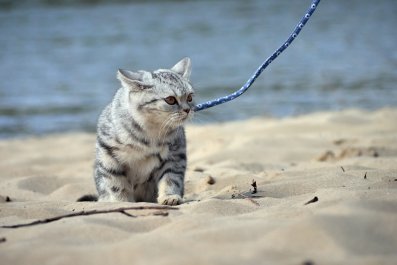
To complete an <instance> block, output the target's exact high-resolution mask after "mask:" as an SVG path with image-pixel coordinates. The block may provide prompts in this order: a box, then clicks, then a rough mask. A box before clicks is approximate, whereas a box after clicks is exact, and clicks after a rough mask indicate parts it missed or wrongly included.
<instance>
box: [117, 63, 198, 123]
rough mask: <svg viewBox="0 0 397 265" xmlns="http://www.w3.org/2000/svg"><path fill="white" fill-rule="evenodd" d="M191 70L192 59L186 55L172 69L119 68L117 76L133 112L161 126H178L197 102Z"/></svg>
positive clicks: (187, 116)
mask: <svg viewBox="0 0 397 265" xmlns="http://www.w3.org/2000/svg"><path fill="white" fill-rule="evenodd" d="M190 73H191V63H190V59H189V58H184V59H182V60H181V61H179V62H178V63H177V64H176V65H174V66H173V67H172V68H171V69H159V70H156V71H154V72H146V71H139V72H131V71H127V70H119V71H118V73H117V78H118V79H119V80H120V81H121V84H122V86H123V87H124V88H125V89H126V90H127V91H128V93H129V104H130V108H131V110H132V111H133V112H134V114H139V115H141V116H142V117H144V119H145V120H146V122H150V123H153V124H157V125H159V126H170V127H177V126H180V125H181V124H182V123H183V122H185V121H186V120H188V119H190V118H191V117H192V115H193V110H194V106H195V104H194V100H193V96H194V90H193V87H192V85H191V84H190V82H189V78H190ZM166 123H167V124H166Z"/></svg>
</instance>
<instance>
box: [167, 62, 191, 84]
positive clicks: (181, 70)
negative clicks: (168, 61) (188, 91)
mask: <svg viewBox="0 0 397 265" xmlns="http://www.w3.org/2000/svg"><path fill="white" fill-rule="evenodd" d="M171 70H172V71H174V72H176V73H177V74H179V75H181V76H182V77H184V78H186V79H187V80H189V78H190V73H191V71H192V64H191V62H190V58H189V57H185V58H183V59H182V60H180V61H179V62H178V63H177V64H176V65H174V66H173V67H172V68H171Z"/></svg>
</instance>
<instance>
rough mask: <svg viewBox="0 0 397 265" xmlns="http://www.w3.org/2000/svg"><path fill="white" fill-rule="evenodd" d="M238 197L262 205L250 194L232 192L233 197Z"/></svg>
mask: <svg viewBox="0 0 397 265" xmlns="http://www.w3.org/2000/svg"><path fill="white" fill-rule="evenodd" d="M238 197H240V198H243V199H246V200H249V201H250V202H252V203H253V204H255V205H256V206H261V205H260V204H259V203H258V202H256V201H254V200H253V199H252V198H251V197H250V196H247V195H244V194H242V193H240V192H239V193H235V194H232V198H233V199H237V198H238Z"/></svg>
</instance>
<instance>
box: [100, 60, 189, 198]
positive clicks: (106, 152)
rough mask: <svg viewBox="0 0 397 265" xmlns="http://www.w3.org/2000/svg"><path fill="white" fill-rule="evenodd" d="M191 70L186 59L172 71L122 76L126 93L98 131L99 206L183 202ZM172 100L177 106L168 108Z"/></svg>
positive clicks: (117, 99) (109, 109) (117, 98)
mask: <svg viewBox="0 0 397 265" xmlns="http://www.w3.org/2000/svg"><path fill="white" fill-rule="evenodd" d="M190 69H191V66H190V59H189V58H185V59H183V60H181V61H180V62H178V63H177V64H176V65H175V66H174V67H173V68H171V69H160V70H157V71H154V72H152V73H151V72H146V71H139V72H136V73H135V72H130V71H126V70H119V72H118V74H117V78H118V79H119V80H120V81H121V84H122V87H121V88H120V89H119V90H118V91H117V92H116V95H115V96H114V98H113V100H112V102H111V103H110V104H109V105H108V106H107V107H106V108H105V109H104V110H103V112H102V114H101V115H100V117H99V121H98V127H97V142H96V161H95V173H94V179H95V183H96V188H97V191H98V200H99V201H130V202H139V201H145V202H158V203H160V204H167V205H176V204H180V203H181V202H182V197H183V192H184V175H185V170H186V140H185V133H184V128H183V124H184V122H185V121H186V120H188V119H190V118H191V117H192V115H193V108H194V102H193V101H192V100H191V96H192V94H193V92H194V91H193V88H192V86H191V84H190V83H189V76H190ZM169 97H174V98H175V99H176V101H175V104H169V103H170V102H171V103H173V102H172V98H171V99H169ZM167 101H168V103H167Z"/></svg>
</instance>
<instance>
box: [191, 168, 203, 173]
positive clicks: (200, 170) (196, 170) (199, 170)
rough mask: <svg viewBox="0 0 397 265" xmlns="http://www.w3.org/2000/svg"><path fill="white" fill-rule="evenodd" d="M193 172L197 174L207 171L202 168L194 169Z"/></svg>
mask: <svg viewBox="0 0 397 265" xmlns="http://www.w3.org/2000/svg"><path fill="white" fill-rule="evenodd" d="M193 171H195V172H204V171H205V169H204V168H202V167H196V168H195V169H193Z"/></svg>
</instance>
